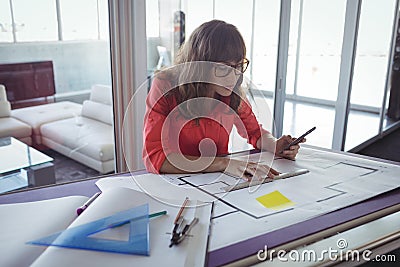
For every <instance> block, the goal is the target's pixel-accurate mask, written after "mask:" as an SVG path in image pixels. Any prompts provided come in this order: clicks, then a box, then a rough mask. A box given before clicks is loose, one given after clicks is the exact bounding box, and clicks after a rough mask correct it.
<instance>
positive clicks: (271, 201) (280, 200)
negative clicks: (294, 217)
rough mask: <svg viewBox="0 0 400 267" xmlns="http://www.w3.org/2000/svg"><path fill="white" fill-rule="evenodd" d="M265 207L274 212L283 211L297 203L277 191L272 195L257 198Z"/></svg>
mask: <svg viewBox="0 0 400 267" xmlns="http://www.w3.org/2000/svg"><path fill="white" fill-rule="evenodd" d="M256 199H257V201H258V202H260V203H261V204H262V205H263V206H264V207H266V208H268V209H272V210H282V209H285V208H287V207H291V206H294V205H295V204H296V203H294V202H293V201H291V200H290V199H288V198H287V197H285V196H284V195H282V194H281V192H279V191H277V190H275V191H273V192H271V193H268V194H266V195H263V196H261V197H258V198H256Z"/></svg>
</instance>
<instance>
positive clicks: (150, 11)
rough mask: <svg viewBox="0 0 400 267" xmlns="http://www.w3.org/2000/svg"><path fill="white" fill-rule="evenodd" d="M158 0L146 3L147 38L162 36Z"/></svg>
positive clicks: (150, 0) (148, 0)
mask: <svg viewBox="0 0 400 267" xmlns="http://www.w3.org/2000/svg"><path fill="white" fill-rule="evenodd" d="M159 10H160V9H159V6H158V0H147V1H146V34H147V37H148V38H149V37H158V36H160V14H159Z"/></svg>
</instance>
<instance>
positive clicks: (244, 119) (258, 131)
mask: <svg viewBox="0 0 400 267" xmlns="http://www.w3.org/2000/svg"><path fill="white" fill-rule="evenodd" d="M238 114H239V118H240V121H239V119H238V118H237V117H236V119H235V126H236V128H237V130H238V133H239V135H240V136H242V137H243V138H246V139H247V141H248V143H249V144H251V145H252V146H253V147H254V148H257V141H258V139H259V138H260V136H261V135H264V134H266V133H269V132H268V131H267V130H265V129H264V128H263V127H262V126H261V124H259V123H258V121H257V118H256V116H255V115H254V113H253V110H252V109H251V105H250V103H249V102H247V101H242V102H241V103H240V106H239V109H238Z"/></svg>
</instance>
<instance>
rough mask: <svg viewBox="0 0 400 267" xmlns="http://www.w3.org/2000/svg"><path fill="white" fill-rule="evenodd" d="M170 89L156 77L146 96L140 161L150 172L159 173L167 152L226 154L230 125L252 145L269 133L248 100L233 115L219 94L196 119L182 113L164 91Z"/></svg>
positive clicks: (168, 85)
mask: <svg viewBox="0 0 400 267" xmlns="http://www.w3.org/2000/svg"><path fill="white" fill-rule="evenodd" d="M169 89H170V83H169V82H168V81H166V80H160V79H158V78H155V79H154V81H153V83H152V86H151V89H150V92H149V94H148V96H147V99H146V114H145V118H144V130H143V135H144V136H143V139H144V145H143V161H144V165H145V166H146V169H147V170H148V171H150V172H153V173H159V171H160V168H161V165H162V164H163V163H164V160H165V158H166V155H168V154H170V153H182V154H183V155H188V156H216V155H217V156H218V155H225V154H227V153H228V142H229V134H230V132H231V130H232V127H233V125H235V126H236V128H237V130H238V133H239V134H240V135H241V136H242V137H243V138H246V139H247V140H248V143H250V144H252V145H253V146H254V147H256V143H257V140H258V139H259V138H260V136H261V135H263V134H264V133H268V131H267V130H265V129H263V128H262V127H261V125H260V124H259V123H258V121H257V119H256V117H255V115H254V113H253V111H252V110H251V106H250V104H249V103H248V101H247V100H246V101H242V103H241V104H240V106H239V109H238V114H236V113H234V112H230V111H232V110H231V109H230V107H229V104H228V103H229V101H230V97H229V96H228V97H222V96H221V97H220V99H218V100H215V101H218V104H217V105H216V106H215V108H213V110H212V111H211V112H210V114H207V115H202V116H200V117H201V118H200V119H199V120H197V122H196V120H194V119H187V118H185V117H184V116H183V115H182V113H181V112H180V111H179V110H178V107H177V101H176V98H175V96H174V95H173V94H172V93H169V94H165V92H167V91H168V90H169ZM189 101H190V100H189ZM213 101H214V100H213ZM199 148H200V149H199ZM200 150H201V152H200Z"/></svg>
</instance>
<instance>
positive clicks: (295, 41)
mask: <svg viewBox="0 0 400 267" xmlns="http://www.w3.org/2000/svg"><path fill="white" fill-rule="evenodd" d="M345 11H346V0H340V1H339V0H337V1H331V0H303V1H292V7H291V24H290V35H289V38H290V39H289V55H288V66H287V78H286V97H287V98H286V102H285V109H284V120H283V134H291V135H293V136H299V135H301V134H303V133H304V132H305V131H307V130H308V129H310V128H312V127H313V126H316V127H317V130H316V131H315V133H313V134H311V135H309V136H308V137H307V144H310V145H316V146H321V147H326V148H330V147H331V144H332V137H333V128H334V120H335V109H334V106H333V105H330V106H329V105H327V103H328V102H327V101H326V100H329V101H336V97H337V91H338V84H339V74H340V72H339V71H340V60H341V50H342V41H343V31H344V21H345V19H344V17H345ZM303 99H304V100H303ZM305 101H307V102H305Z"/></svg>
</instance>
